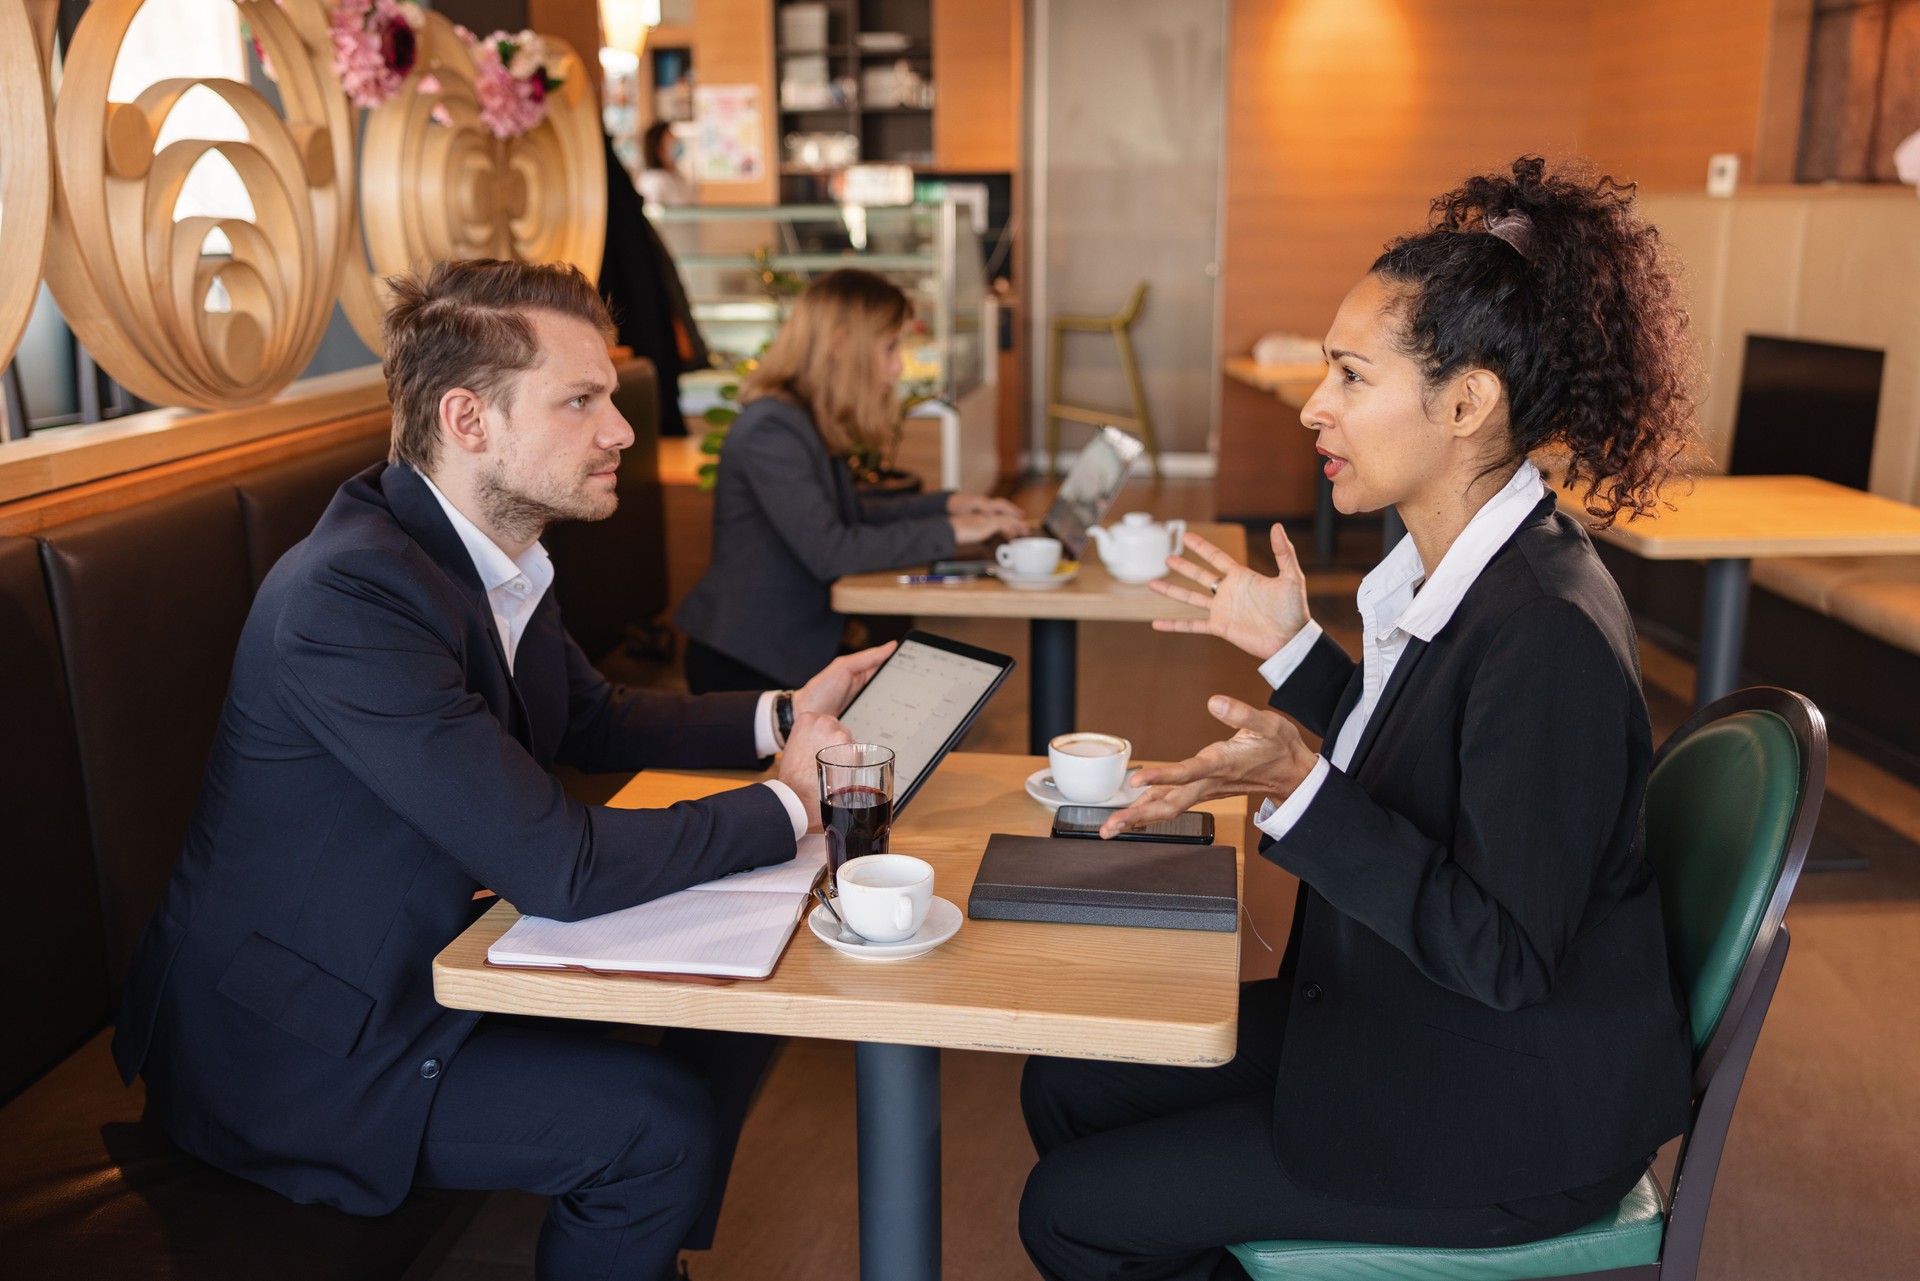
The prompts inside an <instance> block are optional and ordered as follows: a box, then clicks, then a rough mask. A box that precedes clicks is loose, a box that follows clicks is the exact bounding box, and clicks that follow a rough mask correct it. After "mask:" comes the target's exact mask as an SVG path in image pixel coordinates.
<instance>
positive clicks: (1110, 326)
mask: <svg viewBox="0 0 1920 1281" xmlns="http://www.w3.org/2000/svg"><path fill="white" fill-rule="evenodd" d="M1146 300H1147V282H1146V281H1144V280H1143V281H1141V282H1140V283H1139V284H1137V285H1135V286H1134V287H1133V296H1132V297H1131V298H1129V299H1127V305H1126V306H1124V307H1122V308H1121V309H1120V310H1119V311H1116V312H1114V313H1113V314H1112V315H1111V316H1055V317H1054V318H1053V320H1052V322H1051V323H1050V324H1049V325H1048V327H1047V330H1048V332H1047V479H1049V480H1052V479H1053V477H1054V475H1055V474H1056V472H1057V470H1058V464H1057V460H1058V459H1059V457H1060V420H1061V419H1063V418H1064V419H1066V420H1067V421H1068V422H1075V423H1086V424H1088V425H1089V426H1092V427H1100V426H1103V425H1106V424H1112V425H1113V426H1115V427H1118V428H1120V429H1121V430H1122V431H1130V432H1132V433H1133V434H1134V435H1136V436H1138V437H1140V438H1141V439H1142V440H1144V441H1146V442H1147V457H1148V459H1149V460H1150V461H1151V462H1152V464H1153V475H1154V478H1155V479H1156V480H1157V479H1159V476H1160V442H1159V441H1158V440H1157V439H1155V437H1154V434H1153V418H1152V417H1151V416H1150V415H1149V414H1148V413H1147V393H1146V390H1145V388H1143V387H1142V386H1141V384H1140V366H1139V364H1138V362H1136V361H1135V360H1134V358H1133V339H1132V338H1131V337H1130V336H1129V335H1128V330H1130V329H1131V328H1132V327H1133V322H1134V320H1135V319H1136V318H1137V317H1138V316H1139V315H1140V307H1141V305H1142V304H1143V303H1145V302H1146ZM1069 333H1092V334H1112V335H1113V341H1114V343H1115V344H1116V345H1117V346H1118V347H1119V348H1120V369H1121V371H1122V372H1123V373H1125V374H1126V376H1127V395H1128V397H1129V398H1131V399H1132V401H1133V416H1132V417H1127V416H1126V415H1124V414H1116V413H1112V412H1109V411H1108V410H1104V409H1088V408H1086V407H1085V406H1083V405H1069V404H1067V403H1065V402H1064V401H1062V400H1061V399H1060V361H1061V342H1062V339H1063V337H1064V336H1065V335H1066V334H1069Z"/></svg>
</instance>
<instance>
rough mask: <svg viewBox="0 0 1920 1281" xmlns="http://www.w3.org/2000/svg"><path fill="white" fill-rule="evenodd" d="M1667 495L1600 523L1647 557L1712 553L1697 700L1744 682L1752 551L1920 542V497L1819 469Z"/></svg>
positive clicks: (1885, 547)
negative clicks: (1918, 501) (1664, 502)
mask: <svg viewBox="0 0 1920 1281" xmlns="http://www.w3.org/2000/svg"><path fill="white" fill-rule="evenodd" d="M1688 484H1690V485H1691V489H1689V488H1688V487H1687V486H1688ZM1669 497H1670V500H1671V501H1672V502H1673V504H1674V510H1672V511H1666V510H1664V509H1662V510H1658V511H1656V512H1655V513H1654V514H1653V515H1650V516H1645V517H1637V518H1635V519H1632V520H1622V521H1619V522H1617V523H1616V524H1615V525H1614V526H1613V527H1612V528H1611V529H1603V530H1595V531H1593V533H1594V537H1596V538H1599V539H1601V540H1603V541H1605V542H1609V543H1612V544H1613V545H1614V546H1616V547H1619V548H1621V549H1622V550H1625V551H1628V552H1631V553H1633V554H1634V555H1635V556H1640V557H1643V558H1645V559H1647V560H1704V561H1705V562H1706V563H1707V591H1706V599H1705V601H1704V602H1703V605H1702V612H1701V619H1700V666H1699V669H1698V671H1697V673H1696V675H1695V677H1694V686H1693V701H1694V706H1696V707H1704V706H1706V705H1707V704H1708V703H1711V702H1712V701H1713V700H1715V699H1716V698H1719V697H1720V696H1721V695H1723V694H1726V693H1728V692H1730V691H1732V690H1733V689H1734V688H1736V687H1737V686H1738V685H1739V683H1740V651H1741V648H1742V642H1743V639H1744V634H1745V632H1746V619H1747V591H1748V570H1749V566H1750V564H1751V562H1752V560H1753V558H1755V557H1767V556H1894V555H1902V554H1911V553H1914V552H1920V507H1912V506H1909V505H1908V504H1906V503H1900V502H1895V501H1894V500H1892V499H1890V498H1882V497H1880V496H1879V495H1878V494H1869V493H1866V492H1865V491H1863V490H1858V489H1850V488H1848V487H1847V486H1845V485H1836V484H1833V483H1832V482H1831V481H1825V480H1818V479H1816V478H1814V477H1812V476H1720V475H1703V476H1695V477H1693V478H1692V479H1691V481H1690V482H1681V483H1679V484H1676V486H1675V487H1674V489H1673V491H1672V492H1671V494H1670V495H1669ZM1559 499H1560V506H1561V509H1562V510H1563V511H1565V512H1567V514H1568V515H1570V516H1573V517H1574V518H1575V519H1584V516H1585V512H1584V509H1583V507H1582V504H1581V502H1580V499H1579V497H1578V496H1577V495H1576V494H1574V493H1571V492H1569V491H1567V490H1564V489H1563V490H1560V491H1559Z"/></svg>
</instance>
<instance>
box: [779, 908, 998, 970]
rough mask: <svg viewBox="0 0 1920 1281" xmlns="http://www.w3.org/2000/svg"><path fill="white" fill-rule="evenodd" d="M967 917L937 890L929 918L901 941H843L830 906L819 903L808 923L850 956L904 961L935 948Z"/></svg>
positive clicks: (816, 934)
mask: <svg viewBox="0 0 1920 1281" xmlns="http://www.w3.org/2000/svg"><path fill="white" fill-rule="evenodd" d="M965 919H966V917H965V915H964V914H963V913H962V912H961V911H960V909H959V908H957V907H955V906H954V905H953V904H951V903H949V902H947V900H945V899H943V898H941V897H940V896H939V895H937V894H936V895H934V898H933V902H932V903H931V904H930V905H929V906H928V908H927V919H926V920H924V921H922V922H921V923H920V928H919V929H918V930H917V931H915V932H914V933H913V934H912V935H911V936H910V937H908V938H904V939H901V940H900V941H899V942H898V943H842V942H841V941H840V926H839V925H838V924H837V923H836V922H835V921H834V919H833V918H832V917H831V916H828V915H827V909H826V908H824V907H820V906H817V905H816V906H815V907H814V909H813V911H812V912H811V913H809V914H808V916H807V927H808V928H809V929H811V930H812V931H813V936H814V937H815V938H817V939H819V940H820V941H821V942H822V943H825V944H826V945H827V946H828V947H830V948H832V949H833V950H834V951H836V952H840V953H843V954H845V955H847V956H852V957H857V958H858V959H860V960H862V961H904V960H906V959H907V958H908V957H911V956H919V955H921V954H923V953H926V952H931V951H933V949H934V948H936V947H939V946H940V945H941V944H942V943H944V942H946V941H947V940H948V939H950V938H952V937H953V936H954V935H955V934H958V933H959V932H960V922H961V921H963V920H965Z"/></svg>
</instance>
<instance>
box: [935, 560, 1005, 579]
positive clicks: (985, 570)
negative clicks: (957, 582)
mask: <svg viewBox="0 0 1920 1281" xmlns="http://www.w3.org/2000/svg"><path fill="white" fill-rule="evenodd" d="M927 572H928V573H930V574H939V575H942V576H944V575H948V574H961V575H964V576H965V577H967V578H985V577H986V576H987V575H988V574H990V573H992V572H993V562H992V561H990V560H936V561H935V562H933V564H932V565H931V566H930V567H929V568H928V570H927Z"/></svg>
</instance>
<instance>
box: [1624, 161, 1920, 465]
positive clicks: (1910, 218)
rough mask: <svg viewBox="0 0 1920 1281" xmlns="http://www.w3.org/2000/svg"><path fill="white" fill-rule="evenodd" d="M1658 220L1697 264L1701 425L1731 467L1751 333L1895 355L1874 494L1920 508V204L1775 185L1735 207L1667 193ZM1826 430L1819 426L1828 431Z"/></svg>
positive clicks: (1689, 282)
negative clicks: (1703, 381) (1918, 301)
mask: <svg viewBox="0 0 1920 1281" xmlns="http://www.w3.org/2000/svg"><path fill="white" fill-rule="evenodd" d="M1647 212H1648V214H1649V215H1650V216H1651V217H1652V218H1653V219H1654V220H1655V221H1656V222H1658V223H1659V224H1660V228H1661V231H1662V233H1663V234H1664V235H1665V236H1666V238H1667V241H1668V243H1669V244H1670V245H1672V247H1673V249H1674V251H1675V252H1676V253H1677V254H1678V255H1679V256H1680V257H1681V259H1682V260H1683V261H1684V262H1685V263H1686V264H1687V268H1688V270H1687V274H1686V291H1687V302H1688V305H1689V307H1690V308H1691V309H1692V312H1693V325H1694V330H1695V335H1696V339H1697V341H1698V342H1699V343H1700V344H1701V349H1702V355H1703V364H1705V366H1706V370H1707V374H1708V377H1709V380H1710V381H1709V392H1708V396H1707V400H1706V402H1705V403H1704V405H1703V406H1702V408H1701V415H1700V418H1701V426H1702V429H1703V432H1704V434H1705V436H1706V437H1707V441H1708V444H1709V446H1710V448H1711V449H1712V450H1713V452H1714V454H1715V456H1716V457H1717V458H1719V459H1721V460H1722V461H1724V459H1725V457H1726V446H1727V443H1728V442H1729V441H1730V440H1731V438H1732V434H1733V419H1734V411H1735V409H1736V408H1737V404H1738V400H1739V384H1740V366H1741V361H1742V357H1743V355H1744V350H1745V343H1746V336H1747V335H1748V334H1772V335H1776V336H1778V337H1783V338H1804V339H1808V340H1809V341H1813V342H1831V343H1843V344H1846V345H1849V346H1857V347H1877V348H1880V349H1882V350H1884V351H1885V352H1886V353H1887V360H1886V368H1885V372H1884V373H1883V374H1882V378H1881V388H1880V418H1879V423H1878V427H1877V430H1876V432H1875V435H1874V448H1873V471H1872V473H1871V477H1870V484H1871V488H1872V489H1873V492H1875V493H1877V494H1883V495H1885V496H1886V497H1888V498H1894V499H1899V500H1900V501H1902V502H1909V503H1911V502H1916V501H1920V310H1916V309H1915V307H1914V305H1913V299H1914V296H1915V295H1916V293H1920V202H1916V201H1915V200H1914V198H1913V193H1912V192H1911V191H1910V190H1908V189H1906V188H1904V187H1853V188H1844V187H1843V188H1826V187H1774V188H1760V189H1758V190H1750V191H1744V192H1742V193H1740V194H1739V195H1738V196H1736V197H1734V198H1733V199H1731V200H1715V199H1712V198H1711V197H1708V196H1706V195H1704V194H1696V193H1686V194H1681V193H1670V194H1655V195H1653V196H1651V197H1649V198H1648V201H1647ZM1818 426H1819V425H1818V424H1817V423H1814V424H1809V430H1811V431H1817V430H1818Z"/></svg>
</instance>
